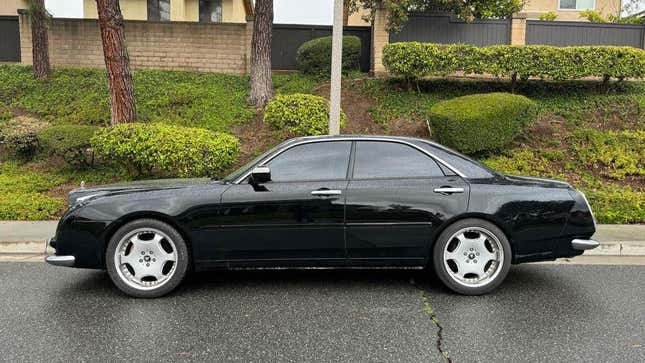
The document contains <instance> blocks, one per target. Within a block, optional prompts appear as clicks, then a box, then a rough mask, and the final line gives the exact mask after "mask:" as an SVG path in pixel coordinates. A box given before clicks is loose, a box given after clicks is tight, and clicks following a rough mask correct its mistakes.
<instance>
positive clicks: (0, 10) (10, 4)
mask: <svg viewBox="0 0 645 363" xmlns="http://www.w3.org/2000/svg"><path fill="white" fill-rule="evenodd" d="M25 8H27V1H26V0H0V16H18V9H25Z"/></svg>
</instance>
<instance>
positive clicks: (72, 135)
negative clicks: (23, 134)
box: [38, 125, 99, 167]
mask: <svg viewBox="0 0 645 363" xmlns="http://www.w3.org/2000/svg"><path fill="white" fill-rule="evenodd" d="M98 129H99V128H98V127H96V126H84V125H61V126H53V127H50V128H47V129H44V130H42V131H41V132H40V133H39V134H38V139H39V141H40V145H41V146H42V147H43V150H44V151H45V152H47V153H49V154H51V155H56V156H60V157H62V158H63V159H64V160H65V161H66V162H68V163H69V164H71V165H74V166H80V167H88V166H93V165H94V152H93V151H92V148H91V146H90V139H91V138H92V136H94V133H95V132H96V131H97V130H98Z"/></svg>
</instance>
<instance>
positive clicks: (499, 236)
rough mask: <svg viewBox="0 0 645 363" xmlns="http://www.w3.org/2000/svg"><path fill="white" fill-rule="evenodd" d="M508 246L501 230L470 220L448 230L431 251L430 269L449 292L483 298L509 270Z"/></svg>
mask: <svg viewBox="0 0 645 363" xmlns="http://www.w3.org/2000/svg"><path fill="white" fill-rule="evenodd" d="M511 259H512V253H511V245H510V243H509V242H508V238H506V235H505V234H504V232H502V230H501V229H499V228H498V227H497V226H495V225H494V224H492V223H490V222H487V221H485V220H481V219H475V218H469V219H463V220H460V221H457V222H455V223H453V224H451V225H450V226H448V227H447V228H446V229H445V230H444V231H443V232H442V233H441V234H440V235H439V238H438V239H437V241H436V243H435V245H434V247H433V249H432V266H433V269H434V271H435V273H436V274H437V276H438V277H439V279H440V280H441V282H443V283H444V285H446V286H447V287H448V288H449V289H451V290H452V291H454V292H457V293H459V294H462V295H483V294H486V293H488V292H491V291H493V290H494V289H495V288H497V287H498V286H499V285H500V284H501V283H502V282H503V281H504V279H505V278H506V275H508V271H509V269H510V268H511Z"/></svg>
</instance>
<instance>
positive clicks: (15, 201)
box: [0, 193, 65, 221]
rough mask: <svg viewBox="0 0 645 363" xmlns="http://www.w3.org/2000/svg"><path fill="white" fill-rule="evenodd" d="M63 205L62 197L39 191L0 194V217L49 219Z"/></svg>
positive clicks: (10, 218)
mask: <svg viewBox="0 0 645 363" xmlns="http://www.w3.org/2000/svg"><path fill="white" fill-rule="evenodd" d="M64 206H65V200H64V199H62V198H53V197H49V196H47V195H43V194H40V193H7V194H0V219H4V220H29V221H33V220H45V219H51V218H53V217H55V216H56V213H57V212H58V211H60V210H61V209H62V208H63V207H64Z"/></svg>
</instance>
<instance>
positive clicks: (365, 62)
mask: <svg viewBox="0 0 645 363" xmlns="http://www.w3.org/2000/svg"><path fill="white" fill-rule="evenodd" d="M331 32H332V27H331V26H326V25H291V24H273V45H272V47H271V48H272V49H271V65H272V68H273V69H275V70H294V69H296V52H297V51H298V48H299V47H300V46H301V45H302V43H304V42H306V41H308V40H312V39H315V38H322V37H326V36H330V35H331ZM343 34H344V35H355V36H357V37H359V38H360V39H361V71H363V72H368V71H369V70H370V54H371V52H370V47H371V44H372V33H371V28H370V27H365V26H352V27H345V28H344V29H343Z"/></svg>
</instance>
